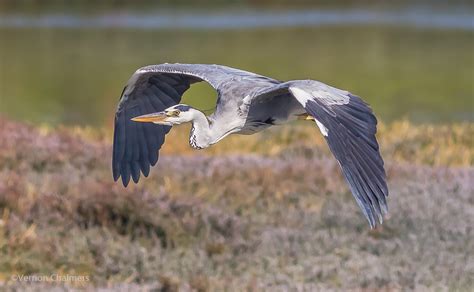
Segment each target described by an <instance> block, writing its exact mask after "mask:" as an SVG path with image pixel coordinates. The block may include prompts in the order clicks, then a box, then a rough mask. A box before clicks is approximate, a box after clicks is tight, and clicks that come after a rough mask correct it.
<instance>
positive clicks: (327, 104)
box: [288, 80, 388, 227]
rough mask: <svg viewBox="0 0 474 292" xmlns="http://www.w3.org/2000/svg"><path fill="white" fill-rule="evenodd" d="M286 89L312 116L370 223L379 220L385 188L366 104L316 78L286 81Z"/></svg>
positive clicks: (371, 116) (374, 127)
mask: <svg viewBox="0 0 474 292" xmlns="http://www.w3.org/2000/svg"><path fill="white" fill-rule="evenodd" d="M288 90H289V91H290V93H291V94H292V95H293V96H294V97H295V98H296V99H297V100H298V102H299V103H301V105H303V107H304V108H305V110H306V111H307V113H308V114H310V115H311V116H313V117H314V118H315V120H316V124H317V125H318V127H319V129H320V131H321V133H322V134H323V136H324V138H325V139H326V141H327V143H328V145H329V148H330V150H331V152H332V153H333V154H334V156H335V157H336V159H337V161H338V162H339V165H340V166H341V168H342V172H343V174H344V176H345V178H346V180H347V182H348V184H349V187H350V189H351V191H352V194H353V195H354V197H355V199H356V201H357V203H358V205H359V207H360V208H361V209H362V211H363V212H364V215H365V216H366V217H367V220H368V221H369V223H370V226H371V227H374V226H375V224H376V219H378V221H379V222H380V223H382V221H383V216H384V214H386V213H387V202H386V197H387V196H388V188H387V183H386V175H385V170H384V162H383V160H382V157H381V155H380V152H379V145H378V143H377V139H376V138H375V133H376V132H377V119H376V118H375V116H374V114H373V112H372V110H371V109H370V107H369V106H368V105H367V104H366V103H365V102H364V101H363V100H362V99H361V98H359V97H358V96H355V95H352V94H350V93H349V92H347V91H343V90H340V89H337V88H334V87H331V86H328V85H326V84H324V83H321V82H317V81H312V80H306V81H292V82H288Z"/></svg>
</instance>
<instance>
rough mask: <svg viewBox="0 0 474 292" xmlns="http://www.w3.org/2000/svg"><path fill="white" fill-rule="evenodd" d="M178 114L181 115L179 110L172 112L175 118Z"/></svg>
mask: <svg viewBox="0 0 474 292" xmlns="http://www.w3.org/2000/svg"><path fill="white" fill-rule="evenodd" d="M180 113H181V112H180V111H179V110H175V111H174V112H173V116H175V117H177V116H179V114H180Z"/></svg>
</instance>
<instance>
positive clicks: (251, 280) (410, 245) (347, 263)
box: [0, 119, 474, 291]
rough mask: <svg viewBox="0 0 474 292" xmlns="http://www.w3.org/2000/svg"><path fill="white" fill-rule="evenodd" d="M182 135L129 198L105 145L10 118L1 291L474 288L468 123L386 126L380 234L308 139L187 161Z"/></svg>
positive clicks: (300, 131) (280, 131) (310, 131)
mask: <svg viewBox="0 0 474 292" xmlns="http://www.w3.org/2000/svg"><path fill="white" fill-rule="evenodd" d="M187 130H188V129H187V128H186V127H179V128H177V129H173V130H172V132H171V133H170V135H169V136H168V137H167V144H166V146H165V149H163V151H162V154H161V158H160V161H159V165H158V167H156V168H154V169H153V170H152V172H151V174H150V177H149V178H147V179H143V180H141V181H140V184H139V185H136V186H135V185H134V186H130V187H129V188H127V189H124V188H123V187H122V186H121V184H119V183H114V182H113V181H112V177H111V173H110V161H109V159H108V157H110V154H111V153H110V152H111V145H110V141H111V139H110V136H111V134H110V133H109V131H108V130H94V129H91V128H72V127H57V128H49V127H39V128H38V127H35V126H29V125H25V124H21V123H17V122H12V121H10V120H6V119H1V120H0V149H1V151H0V283H2V284H0V285H6V286H11V287H17V288H19V287H22V284H21V283H18V282H13V281H11V280H10V276H11V275H12V274H45V275H49V274H51V273H59V274H74V275H89V276H91V282H71V283H62V284H63V285H66V286H72V287H74V286H76V287H77V286H82V285H85V286H89V287H92V286H96V287H97V286H100V287H104V286H108V287H115V288H122V289H134V288H135V289H136V288H139V287H141V288H149V289H151V288H160V287H161V288H163V287H165V288H169V289H178V288H181V289H190V288H194V289H200V290H201V291H206V290H210V291H215V290H225V289H234V290H244V289H284V290H285V289H291V288H294V289H295V288H296V289H307V290H315V289H344V290H346V289H369V290H372V289H381V288H387V289H401V288H404V289H406V288H407V287H408V288H412V289H421V288H425V289H436V288H438V289H446V288H447V289H452V290H456V289H460V290H465V289H469V288H470V287H472V286H473V285H474V281H473V279H474V278H473V276H474V266H473V265H472V261H470V257H471V253H472V250H474V234H473V229H472V226H474V213H473V210H474V207H473V205H474V201H473V198H474V185H473V179H472V178H473V176H474V169H473V164H474V159H473V158H474V149H473V147H472V146H473V145H472V144H473V141H472V137H473V136H474V127H473V125H472V124H467V123H466V124H453V125H445V126H415V125H412V124H410V123H409V122H407V121H401V122H395V123H392V124H388V125H381V126H380V131H379V135H378V137H379V141H380V144H381V149H382V152H383V156H384V158H385V161H386V168H387V172H388V180H389V188H390V197H389V208H390V216H389V218H388V219H387V220H386V222H385V223H384V225H383V227H382V228H380V229H377V230H374V231H370V230H369V228H368V225H367V223H366V222H365V219H364V218H363V216H362V214H361V212H360V211H359V209H358V207H357V205H356V203H355V201H354V200H353V198H352V196H351V195H350V193H349V191H348V188H347V186H346V185H345V183H344V182H343V178H342V176H341V175H340V171H339V168H338V165H337V163H336V161H335V160H334V159H333V158H332V157H331V155H330V154H329V152H328V150H327V147H326V145H325V144H324V141H323V140H322V139H321V138H319V136H320V135H319V132H318V131H317V129H316V127H314V126H313V125H312V124H311V125H310V124H307V125H290V126H286V127H281V128H274V129H271V130H269V131H265V132H263V133H261V134H257V135H254V136H248V137H238V136H231V137H228V138H226V139H224V140H223V141H222V142H220V143H219V144H217V145H215V146H213V147H211V148H210V149H208V150H203V151H192V152H191V151H188V150H187V148H183V147H184V145H186V144H187V137H186V136H187ZM186 147H187V146H186ZM28 285H30V284H28ZM36 285H38V286H37V287H43V288H45V287H48V285H49V284H48V283H37V284H36Z"/></svg>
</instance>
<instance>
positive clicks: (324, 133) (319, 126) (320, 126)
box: [315, 119, 329, 137]
mask: <svg viewBox="0 0 474 292" xmlns="http://www.w3.org/2000/svg"><path fill="white" fill-rule="evenodd" d="M315 121H316V125H318V128H319V130H320V131H321V134H323V136H324V137H327V136H328V133H329V131H328V128H326V127H325V126H324V125H323V123H321V122H320V121H318V120H316V119H315Z"/></svg>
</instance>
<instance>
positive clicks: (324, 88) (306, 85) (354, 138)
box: [112, 63, 388, 227]
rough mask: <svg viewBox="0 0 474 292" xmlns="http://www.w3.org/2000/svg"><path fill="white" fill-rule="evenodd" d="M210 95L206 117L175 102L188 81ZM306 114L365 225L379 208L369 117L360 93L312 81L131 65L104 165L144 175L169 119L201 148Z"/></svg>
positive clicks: (382, 207)
mask: <svg viewBox="0 0 474 292" xmlns="http://www.w3.org/2000/svg"><path fill="white" fill-rule="evenodd" d="M201 81H205V82H207V83H209V84H210V85H211V86H212V87H213V88H214V89H215V90H216V91H217V94H218V98H217V104H216V107H215V111H214V113H212V114H211V115H209V116H206V115H205V114H204V113H203V112H201V111H200V110H198V109H195V108H193V107H191V106H189V105H185V104H181V103H180V101H181V97H182V96H183V94H184V92H185V91H186V90H187V89H188V88H189V87H190V86H191V85H192V84H193V83H196V82H201ZM298 118H304V119H310V120H314V121H315V124H316V126H317V127H318V128H319V130H320V132H321V133H322V135H323V136H324V138H325V139H326V141H327V143H328V145H329V148H330V150H331V152H332V153H333V154H334V156H335V158H336V160H337V161H338V163H339V165H340V167H341V169H342V173H343V175H344V177H345V179H346V181H347V183H348V185H349V188H350V190H351V192H352V194H353V196H354V198H355V200H356V202H357V204H358V205H359V207H360V208H361V210H362V212H363V213H364V215H365V217H366V218H367V220H368V221H369V224H370V226H371V227H374V226H375V225H376V222H377V220H378V222H379V223H382V221H383V217H384V215H385V214H386V213H387V202H386V198H387V196H388V188H387V183H386V175H385V170H384V162H383V159H382V157H381V155H380V152H379V145H378V142H377V140H376V137H375V133H376V131H377V128H376V126H377V119H376V118H375V116H374V114H373V112H372V110H371V108H370V107H369V106H368V104H366V103H365V102H364V101H363V100H362V99H361V98H359V97H358V96H356V95H353V94H351V93H350V92H348V91H345V90H341V89H337V88H334V87H331V86H329V85H326V84H324V83H322V82H319V81H315V80H293V81H287V82H283V81H278V80H275V79H272V78H269V77H265V76H262V75H258V74H255V73H251V72H248V71H244V70H239V69H235V68H231V67H227V66H221V65H207V64H168V63H165V64H160V65H150V66H146V67H143V68H140V69H138V70H137V71H136V72H135V73H134V74H133V75H132V76H131V78H130V80H129V81H128V83H127V85H126V86H125V88H124V90H123V92H122V95H121V98H120V102H119V104H118V109H117V112H116V115H115V127H114V145H113V158H112V170H113V177H114V180H115V181H117V180H118V179H119V177H122V183H123V185H124V186H125V187H126V186H127V185H128V183H129V181H130V177H132V179H133V181H134V182H135V183H137V182H138V180H139V178H140V173H142V174H143V175H144V176H145V177H147V176H148V174H149V171H150V166H154V165H155V164H156V162H157V161H158V155H159V153H158V151H159V149H160V148H161V146H162V145H163V143H164V141H165V135H166V134H167V133H168V132H169V131H170V129H171V126H173V125H177V124H181V123H188V122H189V123H191V124H192V128H191V133H190V137H189V144H190V145H191V147H193V148H195V149H202V148H206V147H209V146H210V145H213V144H215V143H217V142H219V141H220V140H221V139H223V138H224V137H226V136H227V135H230V134H253V133H256V132H259V131H261V130H263V129H266V128H268V127H270V126H272V125H279V124H283V123H287V122H289V121H292V120H295V119H298Z"/></svg>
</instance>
